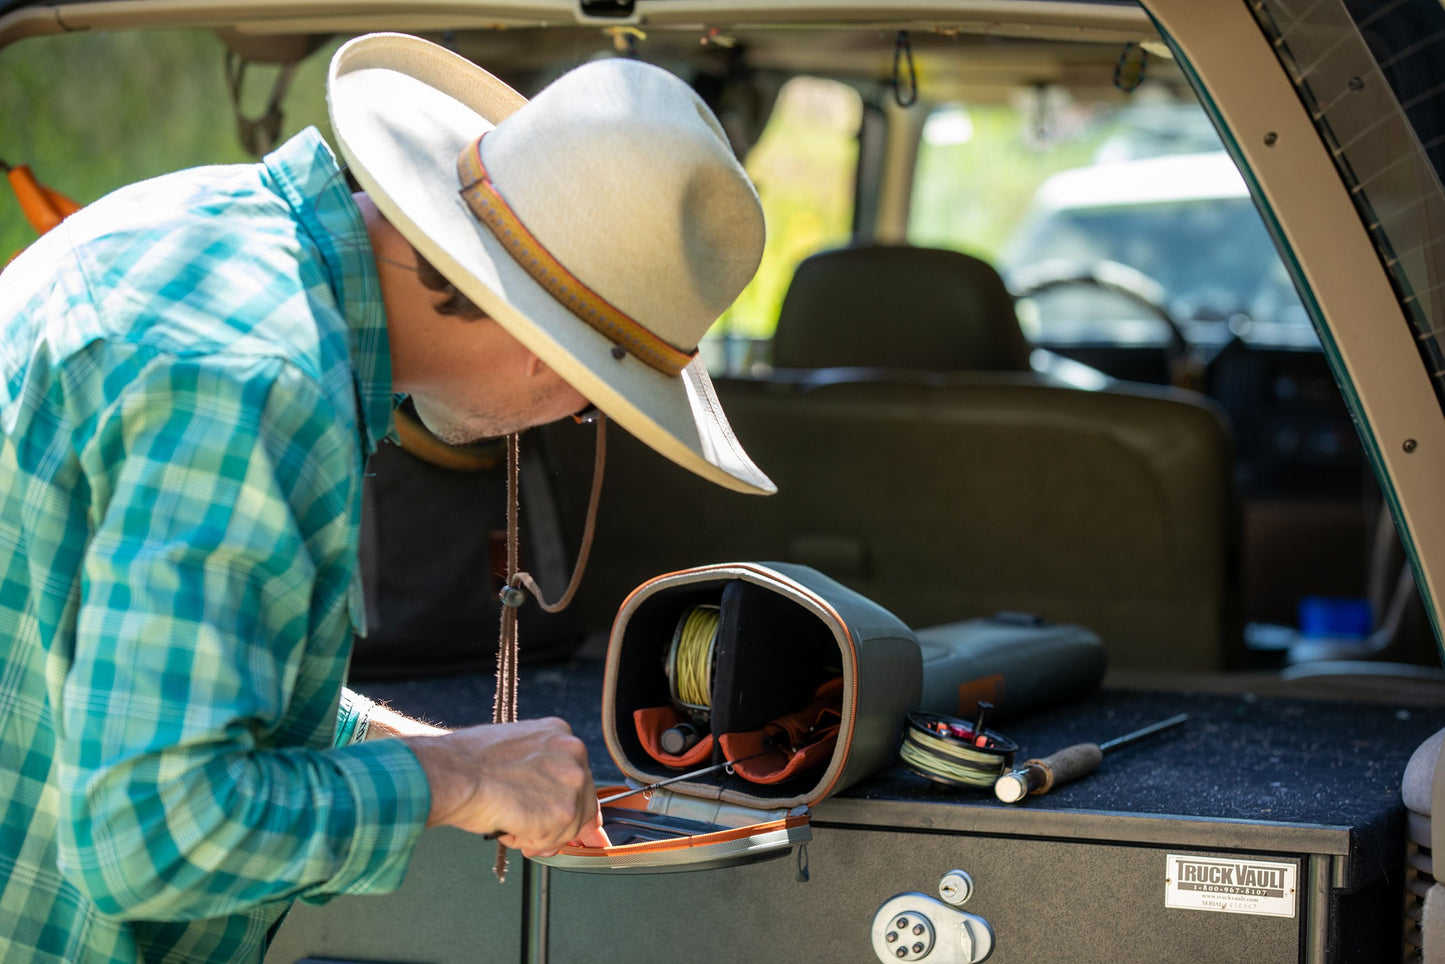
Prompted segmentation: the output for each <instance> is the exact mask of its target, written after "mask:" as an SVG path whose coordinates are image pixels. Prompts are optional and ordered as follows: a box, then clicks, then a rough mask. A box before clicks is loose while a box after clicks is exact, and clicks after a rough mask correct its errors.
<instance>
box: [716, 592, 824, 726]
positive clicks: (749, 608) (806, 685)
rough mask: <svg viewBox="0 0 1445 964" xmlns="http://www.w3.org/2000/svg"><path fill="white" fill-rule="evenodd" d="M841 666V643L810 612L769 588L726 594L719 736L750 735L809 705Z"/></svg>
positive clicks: (718, 673) (719, 675) (718, 690)
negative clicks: (830, 674)
mask: <svg viewBox="0 0 1445 964" xmlns="http://www.w3.org/2000/svg"><path fill="white" fill-rule="evenodd" d="M838 664H839V654H838V641H837V640H836V639H835V638H834V636H833V632H832V630H831V629H829V628H828V626H827V625H826V624H825V623H824V622H823V621H822V620H821V619H819V618H818V616H817V614H816V613H814V612H812V611H811V610H809V609H805V608H804V607H803V606H801V605H799V604H798V603H796V602H794V601H793V600H791V599H788V598H787V597H786V596H780V595H778V594H777V593H775V592H773V591H771V590H769V589H766V588H764V587H762V586H756V585H753V584H752V583H748V582H730V583H728V584H727V586H726V588H724V589H723V594H722V619H721V621H720V623H719V625H718V642H717V670H716V673H715V675H714V677H713V711H712V731H713V732H714V733H745V732H747V731H750V730H757V729H761V728H762V727H763V726H765V725H767V723H768V722H769V721H771V720H775V719H777V718H778V717H780V716H782V715H783V714H785V713H791V712H794V711H796V710H799V709H801V708H803V707H804V706H807V705H808V702H809V700H811V699H812V698H813V692H814V691H815V690H816V689H817V688H818V686H819V684H820V683H822V682H823V681H824V680H825V679H826V678H827V677H828V675H829V667H834V666H837V665H838Z"/></svg>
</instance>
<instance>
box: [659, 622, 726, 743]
mask: <svg viewBox="0 0 1445 964" xmlns="http://www.w3.org/2000/svg"><path fill="white" fill-rule="evenodd" d="M721 618H722V612H721V610H720V608H719V607H717V606H693V607H692V608H691V609H688V610H687V611H686V612H684V613H683V614H682V618H681V619H679V620H678V621H677V628H676V629H675V630H673V633H672V646H671V647H670V648H669V649H668V651H667V664H666V672H667V688H668V694H669V695H670V696H671V697H672V703H673V705H674V706H676V707H677V708H678V710H679V711H681V712H682V713H684V714H686V715H687V717H688V720H686V721H684V722H682V723H679V724H677V725H676V726H673V727H670V728H669V729H667V730H665V731H663V734H662V737H661V741H660V742H661V745H662V749H663V750H665V751H666V752H668V753H672V754H682V753H685V752H687V750H688V749H690V748H691V747H692V746H693V745H694V744H695V743H697V741H698V740H699V739H701V738H702V735H703V734H704V733H706V732H707V729H708V724H709V721H710V719H711V717H712V684H713V675H714V673H715V672H716V670H717V634H718V624H719V622H720V621H721Z"/></svg>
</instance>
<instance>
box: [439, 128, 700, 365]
mask: <svg viewBox="0 0 1445 964" xmlns="http://www.w3.org/2000/svg"><path fill="white" fill-rule="evenodd" d="M482 136H483V137H485V136H486V135H485V134H484V135H482ZM457 176H458V177H459V178H460V179H461V182H462V189H461V195H462V197H463V198H464V199H465V200H466V202H467V206H468V207H469V208H471V209H472V213H473V214H475V215H476V216H477V219H478V220H480V221H481V222H482V223H483V224H485V225H486V226H487V227H488V228H490V229H491V232H492V234H494V235H496V238H497V240H498V241H500V242H502V245H503V246H504V247H505V248H506V249H507V253H508V254H510V255H511V256H512V258H513V260H515V261H516V262H517V264H519V265H520V266H521V267H522V268H523V269H525V270H526V272H527V274H529V275H531V276H532V279H533V280H534V281H536V282H537V283H538V284H539V285H541V286H542V287H543V288H545V289H546V290H547V293H548V294H550V295H551V296H552V297H553V298H556V299H557V300H558V301H559V302H561V303H562V305H563V306H564V307H566V308H567V310H568V311H570V312H572V314H574V315H576V316H577V317H578V318H580V319H581V320H582V321H584V322H586V323H587V324H588V325H591V326H592V327H593V328H594V329H596V330H597V331H598V332H599V333H601V334H602V335H603V336H605V337H606V338H607V339H608V340H609V341H611V342H612V343H613V344H614V345H617V346H619V347H620V348H622V349H624V350H626V351H627V353H628V354H631V355H635V356H637V358H638V359H639V360H640V361H642V362H645V363H646V364H648V365H650V366H651V367H653V368H655V369H657V370H658V371H660V372H662V373H663V374H664V375H678V374H681V372H682V370H683V368H685V367H687V364H688V362H690V361H692V359H693V356H694V355H696V354H697V351H696V350H695V349H694V350H693V351H692V352H685V351H683V350H682V349H680V348H677V347H676V346H674V345H670V344H668V343H667V342H665V341H663V340H662V339H661V338H659V337H657V335H655V334H653V333H652V331H650V330H649V329H647V328H645V327H644V326H643V325H642V324H641V323H639V322H637V321H635V320H633V319H632V318H631V317H630V316H629V315H627V314H625V313H623V312H622V311H620V310H618V309H617V308H616V307H614V306H613V305H612V304H610V303H609V302H608V301H607V299H605V298H603V297H602V296H601V295H599V294H598V293H597V292H595V291H593V290H592V289H591V288H589V287H587V285H585V284H583V283H582V282H581V281H579V280H578V279H577V278H576V277H574V276H573V274H572V273H571V272H570V271H568V270H567V269H566V268H564V267H563V266H562V263H561V262H559V261H558V260H557V259H556V258H554V257H552V254H551V252H549V251H548V250H547V249H546V248H545V247H544V246H543V245H542V243H541V242H540V241H538V240H537V239H536V238H535V237H533V236H532V232H530V231H528V230H527V228H526V226H525V225H524V224H522V220H521V218H519V217H517V212H515V211H513V210H512V208H511V205H509V204H507V202H506V199H504V198H503V197H502V195H501V194H500V193H498V191H497V189H496V187H495V186H494V185H493V184H492V182H491V181H490V180H489V179H488V178H487V169H486V168H485V167H483V166H482V138H481V137H479V138H477V139H476V141H475V142H473V143H471V144H468V145H467V146H466V147H464V148H462V151H461V153H460V154H458V155H457ZM618 357H621V356H620V355H619V356H618Z"/></svg>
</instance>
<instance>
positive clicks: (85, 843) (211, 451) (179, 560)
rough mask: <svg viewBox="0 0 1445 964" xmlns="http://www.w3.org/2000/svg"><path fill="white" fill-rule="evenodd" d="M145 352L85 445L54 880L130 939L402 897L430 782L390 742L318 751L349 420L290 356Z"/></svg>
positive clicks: (330, 699) (343, 565)
mask: <svg viewBox="0 0 1445 964" xmlns="http://www.w3.org/2000/svg"><path fill="white" fill-rule="evenodd" d="M145 351H146V349H144V348H138V349H136V353H137V354H136V356H135V357H133V358H131V359H129V361H128V364H126V365H124V366H122V367H123V368H127V369H130V373H129V374H128V381H127V383H126V386H125V389H124V391H123V392H122V393H120V394H119V396H118V399H117V400H116V401H115V402H114V403H113V404H111V405H109V406H108V408H107V409H106V410H105V411H104V412H103V413H102V415H101V416H100V417H99V418H97V419H96V421H95V424H94V427H93V430H92V431H90V432H89V435H88V439H87V441H86V443H85V444H84V446H83V447H82V448H81V449H80V461H81V468H82V472H83V475H84V480H85V483H86V484H87V485H88V487H89V490H90V503H91V506H92V509H91V515H92V519H93V524H94V532H93V535H92V537H91V539H90V541H89V544H88V547H87V549H86V553H85V557H84V561H83V568H82V578H81V601H80V607H79V614H78V617H77V623H76V628H75V637H74V639H75V642H74V652H73V653H72V654H71V660H70V666H69V671H68V673H67V674H66V676H65V679H64V682H63V685H62V686H61V687H60V695H59V699H58V704H59V705H58V706H57V707H56V717H57V722H58V728H59V730H60V734H59V745H60V754H59V755H60V780H59V786H60V820H59V830H58V839H59V860H60V865H61V868H62V872H63V873H65V874H66V876H67V877H68V879H70V880H71V881H72V882H73V883H74V884H75V885H76V886H77V887H79V889H80V890H81V891H82V892H83V893H84V894H85V895H86V896H87V897H88V898H89V899H90V900H91V901H93V902H94V904H95V905H96V907H97V908H98V909H99V910H100V911H101V912H102V913H104V914H107V915H113V916H117V917H123V918H127V919H149V920H183V919H195V918H206V917H218V916H221V915H225V914H230V913H235V912H238V911H242V910H245V909H247V908H250V907H253V906H255V905H257V904H258V903H261V902H266V901H272V900H275V899H278V898H284V897H295V896H303V897H316V896H322V895H329V894H336V893H355V892H363V891H369V890H386V889H390V888H393V887H395V886H397V885H398V884H399V883H400V880H401V876H402V873H403V871H404V868H405V865H406V862H407V860H408V859H409V857H410V854H411V851H412V848H413V845H414V843H415V840H416V837H417V836H418V834H419V833H420V830H421V828H422V826H423V823H424V820H425V817H426V814H427V809H428V803H429V801H428V795H427V790H426V783H425V780H424V778H423V777H422V774H421V771H420V766H419V764H418V762H417V761H416V758H415V757H414V756H413V755H412V754H411V752H410V751H409V750H408V749H407V748H406V746H405V745H404V744H403V743H401V742H400V741H396V740H379V741H370V742H365V743H355V744H351V745H345V746H339V747H332V746H331V744H332V743H333V742H335V741H336V740H337V738H338V732H337V726H336V713H337V700H338V696H337V691H336V688H335V686H334V685H332V686H327V685H325V684H326V681H327V680H334V679H335V678H336V677H337V676H338V675H339V673H338V672H337V667H336V665H335V662H336V661H342V662H344V659H345V652H344V651H339V652H332V653H325V652H323V653H320V654H317V653H314V652H312V650H313V649H314V641H315V640H317V639H325V638H326V637H327V636H328V632H326V631H325V630H326V629H327V627H328V626H333V625H334V624H335V622H336V621H337V620H341V619H345V618H346V617H345V607H346V604H347V589H348V584H349V578H350V574H351V572H352V571H353V568H354V567H353V564H352V563H351V561H350V560H349V555H350V554H351V553H352V552H354V547H353V546H352V545H351V539H352V538H353V537H352V536H351V534H350V532H351V527H350V526H349V525H348V519H349V514H348V510H347V505H348V502H349V501H350V500H351V499H352V495H353V494H352V493H351V492H350V491H349V487H350V486H351V485H355V484H357V483H358V472H357V467H355V466H352V465H350V464H349V462H350V460H353V459H356V458H357V457H358V456H357V450H356V446H355V444H354V441H352V442H348V440H347V439H346V438H345V432H346V430H345V428H343V426H344V425H345V424H346V420H345V419H343V418H341V417H339V416H338V414H337V413H336V412H335V411H334V410H333V409H332V408H331V407H330V405H329V404H328V402H327V399H326V396H325V395H324V394H323V393H322V392H321V391H320V390H319V388H317V387H316V386H315V384H314V383H313V382H312V380H311V379H310V378H308V377H306V376H305V375H303V374H302V373H300V372H298V371H297V369H296V368H295V367H293V366H292V365H290V364H288V363H287V362H284V361H282V360H279V359H276V358H272V357H266V356H260V357H255V358H246V357H244V356H235V355H232V356H225V357H216V356H196V357H191V358H187V357H175V356H172V355H167V354H163V353H156V354H154V355H153V356H151V357H145ZM74 367H75V366H74V364H72V368H74ZM331 635H338V636H347V634H344V633H342V634H334V633H333V634H331ZM348 638H349V637H348ZM343 650H344V647H343ZM298 721H301V722H298ZM297 726H303V727H310V731H309V732H295V728H296V727H297Z"/></svg>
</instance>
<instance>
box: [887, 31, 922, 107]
mask: <svg viewBox="0 0 1445 964" xmlns="http://www.w3.org/2000/svg"><path fill="white" fill-rule="evenodd" d="M905 74H906V75H907V79H906V80H905V78H904V75H905ZM893 102H894V103H895V104H897V105H898V106H899V107H912V106H913V105H914V104H916V103H917V102H918V68H917V67H916V66H915V65H914V63H913V41H912V40H911V39H910V38H909V36H908V31H907V30H900V31H898V36H897V38H896V39H895V40H894V42H893Z"/></svg>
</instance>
